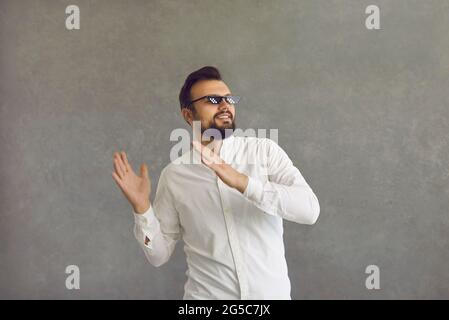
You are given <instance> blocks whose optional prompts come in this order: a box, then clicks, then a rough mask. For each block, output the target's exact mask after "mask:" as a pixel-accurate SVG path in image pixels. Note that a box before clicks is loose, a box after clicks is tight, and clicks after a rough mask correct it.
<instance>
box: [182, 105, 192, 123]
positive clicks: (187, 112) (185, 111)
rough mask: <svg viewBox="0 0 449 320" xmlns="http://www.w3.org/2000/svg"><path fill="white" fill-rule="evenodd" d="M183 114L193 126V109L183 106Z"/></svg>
mask: <svg viewBox="0 0 449 320" xmlns="http://www.w3.org/2000/svg"><path fill="white" fill-rule="evenodd" d="M181 115H182V117H183V118H184V120H185V121H186V122H187V123H188V124H189V125H190V126H192V123H193V114H192V110H190V109H188V108H182V109H181Z"/></svg>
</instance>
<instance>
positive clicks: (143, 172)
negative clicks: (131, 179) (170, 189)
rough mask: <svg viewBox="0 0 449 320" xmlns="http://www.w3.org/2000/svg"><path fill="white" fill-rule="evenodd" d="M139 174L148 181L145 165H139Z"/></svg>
mask: <svg viewBox="0 0 449 320" xmlns="http://www.w3.org/2000/svg"><path fill="white" fill-rule="evenodd" d="M140 174H141V175H142V177H143V178H146V179H148V167H147V165H146V164H145V163H142V164H141V165H140Z"/></svg>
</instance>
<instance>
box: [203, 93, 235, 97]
mask: <svg viewBox="0 0 449 320" xmlns="http://www.w3.org/2000/svg"><path fill="white" fill-rule="evenodd" d="M206 96H209V97H227V96H231V94H230V93H229V92H228V93H226V94H225V95H224V96H222V95H221V94H217V93H210V94H206Z"/></svg>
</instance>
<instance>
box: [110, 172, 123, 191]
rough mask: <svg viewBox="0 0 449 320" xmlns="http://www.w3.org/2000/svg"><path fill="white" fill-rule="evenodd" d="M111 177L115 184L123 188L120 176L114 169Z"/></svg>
mask: <svg viewBox="0 0 449 320" xmlns="http://www.w3.org/2000/svg"><path fill="white" fill-rule="evenodd" d="M112 178H113V179H114V180H115V182H116V183H117V185H118V186H119V187H120V188H121V189H123V184H122V180H121V179H120V177H119V176H118V175H117V173H116V172H115V171H113V172H112Z"/></svg>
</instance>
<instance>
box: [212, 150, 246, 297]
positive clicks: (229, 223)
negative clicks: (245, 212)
mask: <svg viewBox="0 0 449 320" xmlns="http://www.w3.org/2000/svg"><path fill="white" fill-rule="evenodd" d="M225 153H226V150H224V144H223V145H222V146H221V148H220V157H221V158H222V159H223V160H225V161H226V159H225ZM217 185H218V190H219V192H220V199H221V205H222V208H223V215H224V219H225V223H226V230H227V232H228V237H229V243H230V246H231V252H232V256H233V258H234V263H235V269H236V272H237V278H238V283H239V288H240V298H241V299H242V300H247V299H248V278H247V275H246V273H245V270H244V265H243V264H244V261H243V259H242V253H241V246H240V243H239V238H238V234H237V229H236V227H235V221H234V217H233V212H232V209H231V206H230V202H229V198H228V196H227V192H226V188H227V186H226V185H225V184H224V182H223V181H221V179H220V178H219V177H217Z"/></svg>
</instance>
